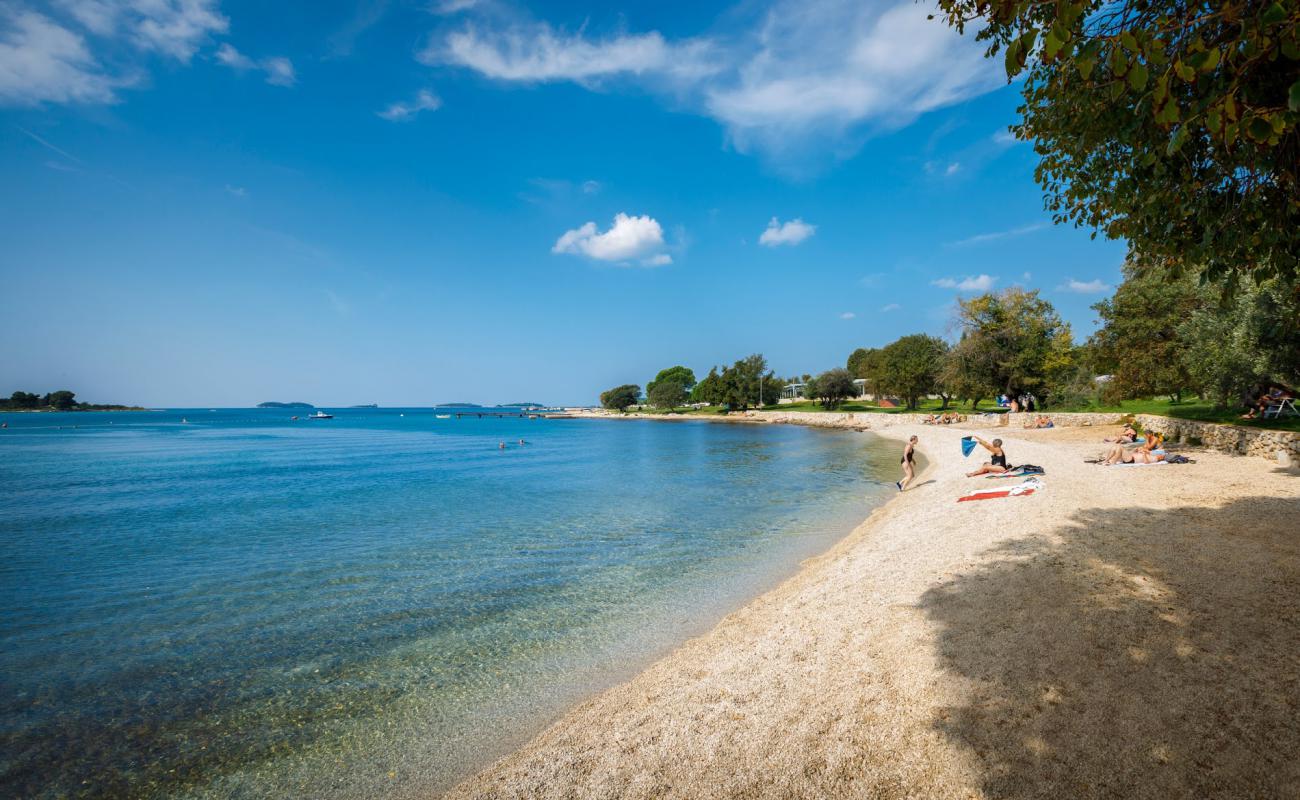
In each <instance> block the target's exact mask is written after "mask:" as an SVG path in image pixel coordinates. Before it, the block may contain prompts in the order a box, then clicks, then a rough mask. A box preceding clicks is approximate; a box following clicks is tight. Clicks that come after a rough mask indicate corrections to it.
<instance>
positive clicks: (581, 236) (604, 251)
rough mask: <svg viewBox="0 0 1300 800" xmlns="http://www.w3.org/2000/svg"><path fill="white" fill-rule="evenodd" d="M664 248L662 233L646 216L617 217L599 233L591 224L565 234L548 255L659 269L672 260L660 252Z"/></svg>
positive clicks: (594, 225) (622, 215)
mask: <svg viewBox="0 0 1300 800" xmlns="http://www.w3.org/2000/svg"><path fill="white" fill-rule="evenodd" d="M664 247H665V242H664V231H663V228H662V227H661V226H660V225H659V222H658V221H657V220H655V219H654V218H652V217H650V216H648V215H647V216H637V217H633V216H629V215H627V214H623V213H620V214H617V215H616V216H615V217H614V223H613V224H612V225H611V226H610V228H609V230H607V231H605V232H603V233H602V232H600V231H599V230H598V229H597V228H596V223H594V222H588V223H586V224H585V225H582V226H581V227H578V228H574V229H572V230H569V231H565V232H564V234H563V235H562V236H560V238H559V239H557V240H556V241H555V245H554V246H553V247H551V252H552V253H556V254H563V253H567V254H570V255H580V256H586V257H587V258H591V259H595V260H597V261H609V262H616V263H628V262H632V261H638V262H639V263H640V264H641V265H642V266H646V267H659V266H664V265H666V264H671V263H672V256H670V255H668V254H667V253H665V252H663V250H664Z"/></svg>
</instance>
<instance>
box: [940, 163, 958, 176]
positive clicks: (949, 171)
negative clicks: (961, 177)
mask: <svg viewBox="0 0 1300 800" xmlns="http://www.w3.org/2000/svg"><path fill="white" fill-rule="evenodd" d="M959 169H961V164H960V163H958V162H956V161H954V162H952V163H951V164H949V165H948V166H947V168H946V169H944V171H943V174H944V175H949V176H951V175H956V174H957V170H959Z"/></svg>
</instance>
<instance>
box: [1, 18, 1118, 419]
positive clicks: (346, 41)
mask: <svg viewBox="0 0 1300 800" xmlns="http://www.w3.org/2000/svg"><path fill="white" fill-rule="evenodd" d="M704 6H705V4H700V3H682V4H673V3H656V4H648V3H637V4H631V5H628V6H626V7H621V8H620V7H618V6H617V5H615V4H612V3H587V4H578V3H547V4H538V5H536V6H535V7H529V6H526V5H523V4H516V3H507V2H491V1H490V0H480V1H479V2H470V0H459V1H451V2H442V3H438V2H398V1H397V0H393V1H392V2H382V1H380V0H371V2H365V3H359V4H355V5H353V4H343V3H308V2H303V3H289V2H285V3H274V4H269V3H261V2H229V1H227V2H218V0H63V1H55V2H44V3H36V2H29V1H26V0H0V174H3V175H4V176H5V177H4V181H3V183H0V336H3V341H4V342H5V343H6V347H5V354H4V358H3V359H0V392H5V393H7V392H10V391H13V390H14V389H20V388H21V389H24V390H32V391H48V390H52V389H58V388H70V389H73V390H74V391H77V392H78V394H79V396H81V397H83V399H88V400H92V401H100V402H139V403H144V404H149V405H159V406H162V405H169V406H190V405H195V406H217V405H251V404H254V403H257V402H260V401H262V400H268V399H277V400H306V401H309V402H314V403H317V404H323V405H330V404H339V405H345V404H354V403H369V402H377V403H381V404H384V405H399V404H409V405H429V404H432V403H437V402H444V401H450V400H466V401H473V402H481V403H487V402H514V401H540V402H548V403H584V402H593V401H594V398H595V395H596V394H597V393H599V391H601V390H602V389H604V388H608V387H609V386H612V385H615V384H619V383H625V382H635V383H641V384H644V383H645V381H646V380H648V379H649V378H650V377H652V376H653V375H654V373H655V372H656V371H657V370H658V369H660V368H662V367H666V366H670V365H672V364H676V363H684V364H686V365H688V366H691V367H692V368H694V369H695V370H696V372H697V373H700V374H702V373H703V372H705V371H707V370H708V368H709V366H710V365H712V364H715V363H723V362H730V361H733V360H735V359H737V358H740V357H742V356H744V355H747V354H749V353H751V352H762V353H764V354H766V355H767V357H768V359H769V361H770V362H771V364H772V366H773V368H775V369H776V370H777V372H778V373H780V374H792V373H803V372H819V371H821V370H823V369H826V368H829V367H831V366H837V365H841V364H842V363H843V361H844V359H845V357H846V356H847V355H848V353H849V352H850V351H852V350H853V349H854V348H855V347H859V346H873V345H881V344H885V343H887V342H889V341H891V340H892V339H893V338H895V337H897V336H899V335H902V334H906V333H914V332H918V331H924V332H929V333H934V334H938V335H949V334H950V320H951V312H952V306H953V302H954V299H955V298H956V297H957V296H959V295H962V294H971V293H978V292H979V291H981V290H983V289H986V288H1002V287H1006V286H1010V285H1017V284H1018V285H1024V286H1028V287H1031V288H1037V289H1041V290H1042V291H1043V293H1044V295H1045V296H1046V297H1047V298H1048V299H1050V300H1051V301H1052V303H1054V304H1055V305H1056V307H1057V308H1058V309H1059V310H1060V311H1061V313H1062V314H1063V315H1064V316H1065V318H1066V319H1068V320H1069V321H1070V322H1071V323H1072V324H1073V325H1074V329H1075V333H1076V338H1082V337H1083V336H1086V335H1087V333H1088V332H1090V331H1091V330H1092V328H1093V324H1094V315H1093V312H1092V311H1091V310H1090V309H1089V306H1090V305H1091V304H1092V303H1094V302H1096V301H1097V300H1098V299H1100V298H1102V297H1104V296H1105V295H1106V294H1107V293H1108V291H1109V288H1110V287H1112V286H1113V285H1114V284H1115V283H1116V282H1117V281H1118V280H1119V277H1120V276H1119V272H1120V265H1121V264H1122V261H1123V256H1124V250H1125V247H1124V244H1123V243H1122V242H1107V241H1103V240H1097V241H1092V240H1090V238H1089V235H1088V232H1087V231H1080V230H1074V229H1069V228H1060V227H1053V226H1052V225H1051V220H1050V218H1049V216H1048V215H1047V214H1046V213H1045V212H1044V211H1043V209H1042V199H1041V192H1040V191H1039V189H1038V187H1037V186H1036V185H1035V184H1034V182H1033V166H1034V163H1035V159H1034V155H1033V152H1032V150H1031V148H1030V147H1029V146H1028V145H1026V144H1024V143H1016V142H1014V141H1012V140H1010V139H1009V137H1008V136H1007V135H1006V127H1007V125H1009V124H1010V123H1012V122H1013V121H1014V120H1015V108H1016V105H1017V103H1018V94H1017V92H1016V89H1017V87H1015V86H1010V87H1009V86H1007V85H1006V82H1005V77H1004V76H1003V75H1002V74H1001V67H1000V64H999V63H998V60H996V59H995V60H992V61H986V60H984V59H982V57H981V49H980V47H979V45H977V44H976V43H975V42H973V41H971V40H970V39H969V37H968V38H966V39H962V38H960V37H957V36H956V35H955V34H953V33H952V32H950V31H948V30H947V29H946V28H945V27H944V26H942V25H941V24H940V23H939V22H937V21H928V20H926V19H925V16H926V13H927V11H928V10H929V8H928V6H927V5H925V4H924V3H922V4H913V3H910V2H902V3H891V2H885V3H855V2H840V1H839V0H816V1H815V2H813V1H809V2H788V3H787V2H775V3H749V2H742V3H740V4H738V5H734V6H726V5H723V4H719V5H717V6H714V7H711V8H704Z"/></svg>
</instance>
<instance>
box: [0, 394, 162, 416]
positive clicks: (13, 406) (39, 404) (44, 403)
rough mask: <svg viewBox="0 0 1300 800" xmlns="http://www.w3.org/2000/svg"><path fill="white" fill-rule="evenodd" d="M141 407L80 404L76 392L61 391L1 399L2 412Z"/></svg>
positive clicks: (120, 409)
mask: <svg viewBox="0 0 1300 800" xmlns="http://www.w3.org/2000/svg"><path fill="white" fill-rule="evenodd" d="M141 410H143V409H141V408H140V407H139V406H119V405H104V404H100V403H79V402H77V394H76V392H70V391H68V390H67V389H61V390H59V391H57V392H49V393H48V394H36V393H34V392H14V393H13V394H11V395H10V396H9V397H8V398H0V411H141Z"/></svg>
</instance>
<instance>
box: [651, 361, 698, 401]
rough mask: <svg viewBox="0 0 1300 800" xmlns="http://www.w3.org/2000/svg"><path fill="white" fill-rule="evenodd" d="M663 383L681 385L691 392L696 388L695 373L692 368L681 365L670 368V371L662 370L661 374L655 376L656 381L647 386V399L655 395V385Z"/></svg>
mask: <svg viewBox="0 0 1300 800" xmlns="http://www.w3.org/2000/svg"><path fill="white" fill-rule="evenodd" d="M661 381H669V382H672V383H676V384H680V385H681V386H682V388H684V389H685V390H686V391H688V392H689V391H690V390H691V389H694V388H695V373H694V372H692V371H691V368H690V367H683V366H680V365H679V366H675V367H669V368H668V369H661V370H659V374H658V375H656V376H655V379H654V380H652V381H650V382H649V383H647V384H646V385H645V393H646V397H650V396H651V395H652V394H653V393H654V390H655V385H656V384H658V383H659V382H661Z"/></svg>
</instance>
